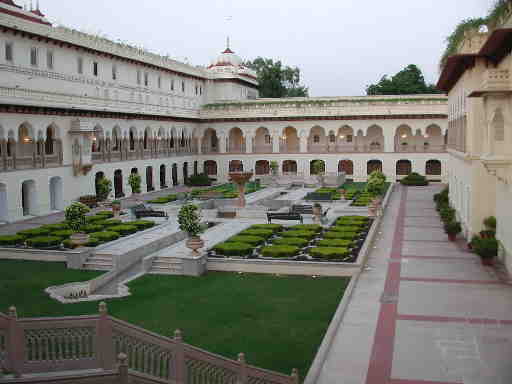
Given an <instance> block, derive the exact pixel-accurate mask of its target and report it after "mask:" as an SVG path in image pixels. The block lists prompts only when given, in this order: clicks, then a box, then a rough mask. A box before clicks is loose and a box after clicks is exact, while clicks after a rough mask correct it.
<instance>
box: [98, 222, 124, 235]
mask: <svg viewBox="0 0 512 384" xmlns="http://www.w3.org/2000/svg"><path fill="white" fill-rule="evenodd" d="M122 224H123V222H122V221H121V220H119V219H110V220H105V221H102V222H101V225H103V226H104V227H107V228H109V230H110V227H115V226H118V225H122ZM114 232H115V231H114Z"/></svg>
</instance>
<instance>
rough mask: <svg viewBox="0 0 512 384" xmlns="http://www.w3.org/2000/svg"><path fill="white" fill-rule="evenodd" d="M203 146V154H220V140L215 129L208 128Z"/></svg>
mask: <svg viewBox="0 0 512 384" xmlns="http://www.w3.org/2000/svg"><path fill="white" fill-rule="evenodd" d="M201 145H202V150H203V153H212V152H214V153H215V152H219V139H218V137H217V132H216V131H215V130H214V129H213V128H208V129H207V130H206V131H205V132H204V136H203V141H202V144H201Z"/></svg>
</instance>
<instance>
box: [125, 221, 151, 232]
mask: <svg viewBox="0 0 512 384" xmlns="http://www.w3.org/2000/svg"><path fill="white" fill-rule="evenodd" d="M127 224H128V225H133V226H135V227H137V230H139V231H143V230H145V229H148V228H152V227H154V226H155V222H154V221H151V220H136V221H130V222H128V223H127Z"/></svg>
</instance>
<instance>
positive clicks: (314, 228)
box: [289, 224, 322, 232]
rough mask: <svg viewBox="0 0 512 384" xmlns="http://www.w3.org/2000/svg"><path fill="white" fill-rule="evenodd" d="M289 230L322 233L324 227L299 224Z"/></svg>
mask: <svg viewBox="0 0 512 384" xmlns="http://www.w3.org/2000/svg"><path fill="white" fill-rule="evenodd" d="M289 229H291V230H298V231H308V232H320V231H321V230H322V226H321V225H320V224H298V225H294V226H292V227H290V228H289Z"/></svg>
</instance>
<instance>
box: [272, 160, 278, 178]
mask: <svg viewBox="0 0 512 384" xmlns="http://www.w3.org/2000/svg"><path fill="white" fill-rule="evenodd" d="M278 168H279V164H278V163H277V161H275V160H272V161H271V162H270V172H271V173H272V176H276V175H277V169H278Z"/></svg>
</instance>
